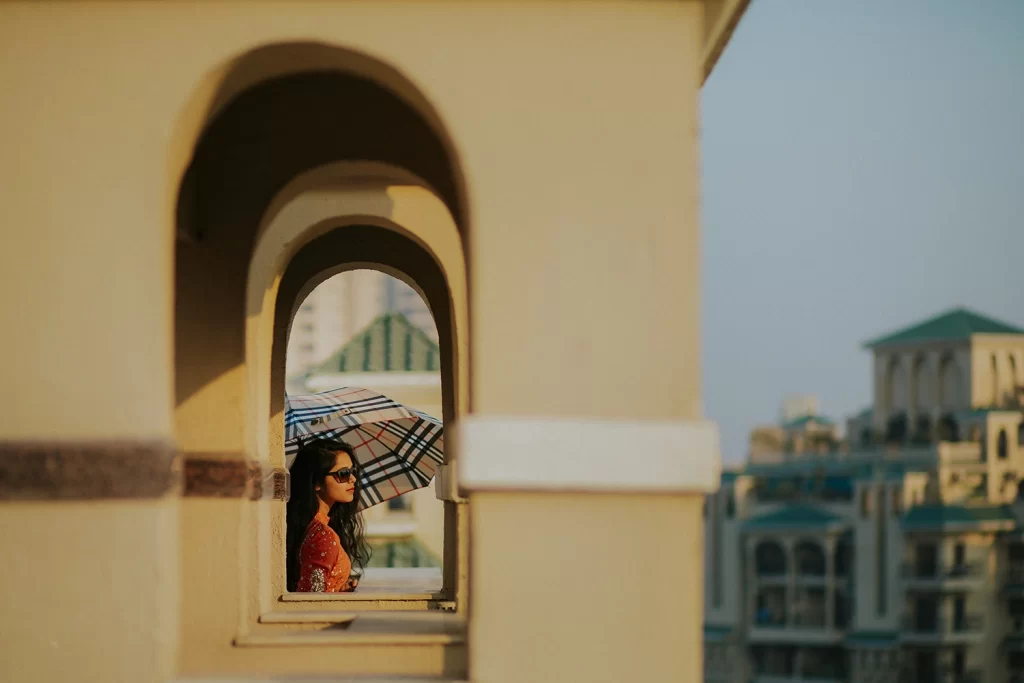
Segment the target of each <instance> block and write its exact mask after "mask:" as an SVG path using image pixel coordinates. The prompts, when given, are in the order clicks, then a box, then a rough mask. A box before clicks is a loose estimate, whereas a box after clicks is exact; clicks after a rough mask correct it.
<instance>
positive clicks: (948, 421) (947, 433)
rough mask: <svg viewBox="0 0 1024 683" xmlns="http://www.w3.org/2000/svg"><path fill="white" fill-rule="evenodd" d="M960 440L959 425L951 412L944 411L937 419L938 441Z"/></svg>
mask: <svg viewBox="0 0 1024 683" xmlns="http://www.w3.org/2000/svg"><path fill="white" fill-rule="evenodd" d="M959 440H960V426H959V425H958V424H957V422H956V418H955V417H953V415H952V414H951V413H946V414H945V415H943V416H942V417H941V418H940V419H939V441H951V442H954V443H955V442H957V441H959Z"/></svg>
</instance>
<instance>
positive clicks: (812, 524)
mask: <svg viewBox="0 0 1024 683" xmlns="http://www.w3.org/2000/svg"><path fill="white" fill-rule="evenodd" d="M845 524H846V522H845V520H843V518H842V517H840V516H839V515H834V514H832V513H831V512H829V511H828V510H824V509H822V508H821V507H816V506H813V505H799V504H798V505H787V506H785V507H783V508H779V509H778V510H775V511H774V512H769V513H766V514H763V515H760V516H758V517H752V518H750V519H748V520H747V521H746V522H744V523H743V530H744V531H787V530H794V531H797V530H804V529H819V530H828V529H830V528H833V527H834V528H837V529H838V528H840V527H842V526H845Z"/></svg>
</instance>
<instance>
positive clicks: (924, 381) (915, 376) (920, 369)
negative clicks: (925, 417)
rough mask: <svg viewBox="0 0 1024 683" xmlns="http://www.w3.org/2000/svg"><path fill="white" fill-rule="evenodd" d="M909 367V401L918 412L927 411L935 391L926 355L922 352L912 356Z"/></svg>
mask: <svg viewBox="0 0 1024 683" xmlns="http://www.w3.org/2000/svg"><path fill="white" fill-rule="evenodd" d="M911 368H912V372H911V380H910V391H911V395H910V403H911V405H912V406H913V408H914V409H915V410H916V411H918V412H920V411H927V410H928V409H930V408H931V404H932V400H933V395H934V393H935V392H934V390H933V388H932V375H931V373H929V372H928V359H927V357H926V356H925V355H924V354H923V353H919V354H917V355H916V356H914V362H913V365H912V366H911Z"/></svg>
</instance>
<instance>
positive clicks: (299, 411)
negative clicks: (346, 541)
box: [284, 387, 444, 509]
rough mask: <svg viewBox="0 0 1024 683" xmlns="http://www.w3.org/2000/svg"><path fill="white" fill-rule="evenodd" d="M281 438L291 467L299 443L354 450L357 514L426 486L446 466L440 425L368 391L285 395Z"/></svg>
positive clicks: (334, 390) (342, 389) (431, 419)
mask: <svg viewBox="0 0 1024 683" xmlns="http://www.w3.org/2000/svg"><path fill="white" fill-rule="evenodd" d="M284 433H285V446H284V452H285V460H286V462H287V464H288V467H289V468H291V466H292V462H293V461H294V460H295V454H296V453H297V452H298V450H299V446H300V443H301V442H304V441H308V440H310V439H312V438H321V439H341V440H342V441H344V442H345V443H347V444H349V445H350V446H352V448H353V449H354V450H355V456H356V461H357V465H358V466H359V508H360V509H362V508H367V507H370V506H371V505H377V504H378V503H383V502H384V501H386V500H390V499H391V498H396V497H398V496H400V495H402V494H403V493H408V492H409V491H412V490H414V489H418V488H423V487H424V486H427V485H428V484H429V483H430V480H431V479H432V478H433V476H434V472H436V471H437V467H438V466H439V465H441V464H442V463H443V462H444V439H443V435H442V427H441V423H440V421H438V420H437V419H435V418H433V417H431V416H430V415H427V414H426V413H421V412H419V411H416V410H412V409H410V408H407V407H405V406H403V405H402V404H400V403H397V402H396V401H393V400H391V399H390V398H388V397H387V396H382V395H381V394H378V393H376V392H373V391H370V390H369V389H358V388H355V387H343V388H341V389H333V390H331V391H325V392H322V393H319V394H305V395H300V396H286V397H285V417H284Z"/></svg>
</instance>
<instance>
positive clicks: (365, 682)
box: [171, 675, 469, 683]
mask: <svg viewBox="0 0 1024 683" xmlns="http://www.w3.org/2000/svg"><path fill="white" fill-rule="evenodd" d="M171 683H469V681H465V680H462V679H457V678H436V677H433V676H345V677H344V678H338V677H337V676H331V677H324V676H269V677H268V676H237V675H236V676H224V677H215V676H204V677H202V678H191V677H190V678H176V679H174V680H173V681H171Z"/></svg>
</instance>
